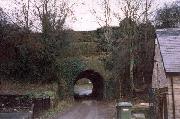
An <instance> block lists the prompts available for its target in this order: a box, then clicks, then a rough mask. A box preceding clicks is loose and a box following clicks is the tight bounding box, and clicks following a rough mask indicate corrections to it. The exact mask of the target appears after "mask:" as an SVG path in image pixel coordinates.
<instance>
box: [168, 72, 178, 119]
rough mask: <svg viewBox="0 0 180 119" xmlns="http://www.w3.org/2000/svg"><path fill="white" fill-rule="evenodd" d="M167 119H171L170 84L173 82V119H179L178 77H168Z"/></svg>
mask: <svg viewBox="0 0 180 119" xmlns="http://www.w3.org/2000/svg"><path fill="white" fill-rule="evenodd" d="M167 79H168V80H169V85H168V95H167V96H168V97H167V98H168V119H174V118H173V98H172V83H171V79H172V81H173V92H174V106H175V118H176V119H180V76H175V75H174V76H173V75H168V76H167Z"/></svg>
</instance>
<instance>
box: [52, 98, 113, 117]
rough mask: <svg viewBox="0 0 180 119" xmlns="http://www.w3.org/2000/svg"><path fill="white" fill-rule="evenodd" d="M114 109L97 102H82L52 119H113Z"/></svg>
mask: <svg viewBox="0 0 180 119" xmlns="http://www.w3.org/2000/svg"><path fill="white" fill-rule="evenodd" d="M114 114H115V107H114V106H113V105H112V104H108V103H105V102H97V101H82V102H81V103H79V104H78V105H75V106H74V107H72V108H71V109H70V110H68V111H67V112H64V113H62V114H59V115H57V117H56V118H54V119H113V117H114Z"/></svg>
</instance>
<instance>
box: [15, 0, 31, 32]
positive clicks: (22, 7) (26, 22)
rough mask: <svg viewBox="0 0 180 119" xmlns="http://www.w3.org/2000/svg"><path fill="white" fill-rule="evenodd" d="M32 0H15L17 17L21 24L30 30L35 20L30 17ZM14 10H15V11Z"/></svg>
mask: <svg viewBox="0 0 180 119" xmlns="http://www.w3.org/2000/svg"><path fill="white" fill-rule="evenodd" d="M30 3H31V0H21V1H18V0H15V5H16V6H15V11H16V13H15V19H16V22H17V23H18V25H19V26H21V27H24V29H25V30H26V31H29V30H30V29H31V28H32V26H33V21H32V19H31V18H30V16H32V13H31V10H30ZM13 12H14V11H13Z"/></svg>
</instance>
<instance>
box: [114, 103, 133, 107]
mask: <svg viewBox="0 0 180 119" xmlns="http://www.w3.org/2000/svg"><path fill="white" fill-rule="evenodd" d="M117 106H118V107H132V106H133V105H132V104H131V103H130V102H119V103H118V104H117Z"/></svg>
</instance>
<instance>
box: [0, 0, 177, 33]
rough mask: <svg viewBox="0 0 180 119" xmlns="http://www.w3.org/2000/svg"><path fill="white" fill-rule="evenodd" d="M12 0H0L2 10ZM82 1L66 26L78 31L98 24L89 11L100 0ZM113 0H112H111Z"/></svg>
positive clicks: (157, 2) (163, 0)
mask: <svg viewBox="0 0 180 119" xmlns="http://www.w3.org/2000/svg"><path fill="white" fill-rule="evenodd" d="M12 1H13V0H0V7H2V8H3V9H4V11H10V10H11V9H12V8H13V2H12ZM80 1H81V2H83V3H84V4H83V5H78V6H76V8H75V16H76V19H77V20H76V21H75V22H72V21H69V22H68V27H70V28H72V29H74V30H78V31H87V30H94V29H97V28H98V27H100V26H99V24H98V23H97V19H96V17H95V15H92V13H91V12H90V11H91V10H92V9H93V8H94V9H97V10H98V9H99V10H100V8H99V6H98V5H97V2H98V1H100V0H80ZM112 1H113V0H112ZM114 1H115V0H114ZM173 1H176V0H155V3H154V6H153V7H154V8H153V9H155V7H161V6H162V5H163V4H165V3H171V2H173ZM111 25H113V26H115V25H118V21H117V20H116V19H113V22H112V23H111Z"/></svg>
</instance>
